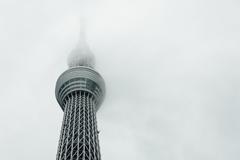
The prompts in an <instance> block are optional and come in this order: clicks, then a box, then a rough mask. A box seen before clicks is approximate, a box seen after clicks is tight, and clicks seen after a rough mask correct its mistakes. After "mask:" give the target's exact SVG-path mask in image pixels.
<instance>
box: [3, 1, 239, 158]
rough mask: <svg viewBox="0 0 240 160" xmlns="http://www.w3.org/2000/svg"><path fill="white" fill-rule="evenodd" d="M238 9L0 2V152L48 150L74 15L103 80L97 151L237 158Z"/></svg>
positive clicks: (75, 33) (26, 154) (222, 4)
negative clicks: (83, 27)
mask: <svg viewBox="0 0 240 160" xmlns="http://www.w3.org/2000/svg"><path fill="white" fill-rule="evenodd" d="M239 15H240V3H239V2H238V1H234V0H232V1H227V0H219V1H214V0H202V1H194V0H193V1H188V0H183V1H176V0H170V1H166V0H148V1H147V0H138V1H137V0H121V1H120V0H101V1H95V0H91V1H76V0H71V1H61V0H60V1H56V0H42V1H33V0H31V1H30V0H22V1H15V0H8V1H7V0H2V1H0V35H1V36H0V42H1V45H0V53H1V58H0V73H1V79H0V82H1V84H2V87H1V91H0V106H1V112H0V126H1V132H0V142H1V143H0V155H1V159H4V160H19V159H21V160H32V159H34V160H43V159H44V160H51V159H55V156H56V152H57V145H58V139H59V136H60V127H61V122H62V118H63V112H62V110H61V109H60V107H59V105H58V104H57V101H56V98H55V95H54V89H55V83H56V80H57V78H58V76H59V75H60V74H61V73H62V72H64V71H65V70H66V69H67V68H68V66H67V58H68V55H69V53H71V51H72V50H73V49H74V48H75V47H76V44H77V43H78V41H79V32H80V28H81V27H80V19H81V17H84V18H85V19H86V22H85V23H86V40H87V42H88V45H89V48H90V50H91V52H92V53H93V54H94V56H95V60H96V66H95V69H96V70H97V71H98V72H99V73H101V75H102V76H103V77H104V79H105V82H106V87H107V95H106V97H105V101H104V103H103V104H102V106H101V108H100V110H99V111H98V113H97V119H98V129H99V130H100V148H101V155H102V159H103V160H112V159H114V160H122V159H126V160H133V159H137V160H155V159H156V160H160V159H164V160H193V159H194V160H202V159H204V160H238V159H240V154H239V148H240V138H239V135H240V124H239V121H240V118H239V113H240V108H239V106H240V85H239V82H240V72H239V68H240V63H239V61H240V47H239V43H240V19H239Z"/></svg>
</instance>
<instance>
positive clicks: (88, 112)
mask: <svg viewBox="0 0 240 160" xmlns="http://www.w3.org/2000/svg"><path fill="white" fill-rule="evenodd" d="M63 105H64V117H63V123H62V129H61V135H60V140H59V146H58V152H57V160H100V159H101V158H100V157H101V156H100V148H99V140H98V131H97V121H96V110H95V108H96V101H95V98H94V96H93V95H92V94H91V93H88V92H86V91H74V92H72V93H70V94H68V95H67V96H66V97H65V99H64V100H63Z"/></svg>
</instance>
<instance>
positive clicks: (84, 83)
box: [55, 32, 105, 160]
mask: <svg viewBox="0 0 240 160" xmlns="http://www.w3.org/2000/svg"><path fill="white" fill-rule="evenodd" d="M68 65H69V69H68V70H66V71H65V72H63V73H62V75H60V77H59V78H58V80H57V83H56V90H55V94H56V98H57V101H58V103H59V105H60V107H61V108H62V110H63V111H64V117H63V122H62V128H61V135H60V140H59V145H58V151H57V160H100V159H101V155H100V148H99V140H98V130H97V120H96V112H97V110H98V109H99V107H100V105H101V103H102V101H103V99H104V94H105V83H104V80H103V78H102V77H101V75H100V74H99V73H98V72H96V71H95V70H94V56H93V54H92V53H91V51H90V50H89V47H88V45H87V43H86V41H85V37H84V32H81V34H80V40H79V43H78V45H77V47H76V48H75V49H74V50H73V51H72V53H71V54H70V56H69V60H68Z"/></svg>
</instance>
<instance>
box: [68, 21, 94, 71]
mask: <svg viewBox="0 0 240 160" xmlns="http://www.w3.org/2000/svg"><path fill="white" fill-rule="evenodd" d="M80 27H81V28H80V34H79V41H78V43H77V45H76V47H75V48H74V49H73V50H72V52H71V53H70V54H69V56H68V60H67V63H68V66H69V68H72V67H78V66H85V67H90V68H94V66H95V57H94V55H93V53H92V52H91V50H90V48H89V46H88V44H87V41H86V30H85V21H84V20H83V19H81V26H80Z"/></svg>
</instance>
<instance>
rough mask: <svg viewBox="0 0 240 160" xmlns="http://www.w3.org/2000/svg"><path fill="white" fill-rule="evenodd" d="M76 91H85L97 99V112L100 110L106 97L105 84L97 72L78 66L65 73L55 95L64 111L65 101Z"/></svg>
mask: <svg viewBox="0 0 240 160" xmlns="http://www.w3.org/2000/svg"><path fill="white" fill-rule="evenodd" d="M74 91H85V92H88V93H90V94H92V95H93V96H94V97H95V99H96V108H95V109H96V111H97V110H98V109H99V107H100V105H101V103H102V101H103V99H104V96H105V82H104V79H103V78H102V77H101V75H100V74H99V73H98V72H96V71H95V70H93V69H91V68H89V67H84V66H78V67H74V68H69V69H68V70H66V71H65V72H63V73H62V74H61V75H60V77H59V78H58V80H57V83H56V89H55V95H56V98H57V101H58V103H59V105H60V106H61V108H62V110H63V111H64V109H65V108H64V107H65V106H64V103H63V102H64V99H65V98H66V97H67V95H69V94H71V93H72V92H74Z"/></svg>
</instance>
